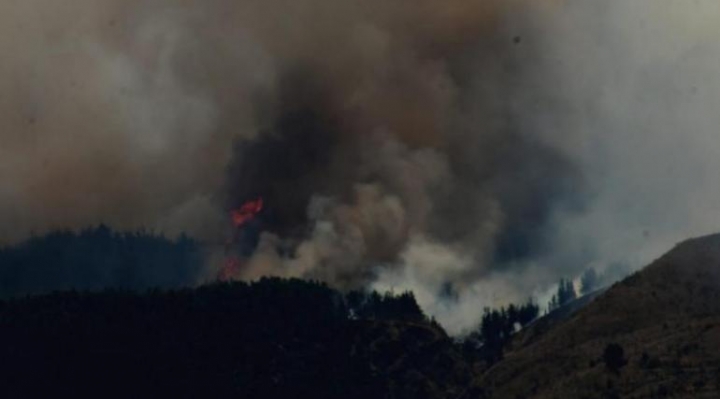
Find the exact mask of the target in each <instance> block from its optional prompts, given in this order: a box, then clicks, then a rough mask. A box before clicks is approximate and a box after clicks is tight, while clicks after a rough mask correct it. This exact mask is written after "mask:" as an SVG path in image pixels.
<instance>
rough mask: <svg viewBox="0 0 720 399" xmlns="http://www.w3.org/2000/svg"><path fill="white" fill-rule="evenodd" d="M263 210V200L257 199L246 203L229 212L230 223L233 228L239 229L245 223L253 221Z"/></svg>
mask: <svg viewBox="0 0 720 399" xmlns="http://www.w3.org/2000/svg"><path fill="white" fill-rule="evenodd" d="M262 210H263V199H262V198H258V199H257V200H255V201H248V202H246V203H244V204H243V205H242V206H241V207H240V208H238V209H235V210H233V211H231V212H230V216H231V217H232V222H233V225H235V227H241V226H243V225H244V224H245V223H247V222H249V221H251V220H253V219H254V218H255V216H256V215H257V214H258V213H260V211H262Z"/></svg>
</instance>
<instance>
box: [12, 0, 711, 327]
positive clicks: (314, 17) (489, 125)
mask: <svg viewBox="0 0 720 399" xmlns="http://www.w3.org/2000/svg"><path fill="white" fill-rule="evenodd" d="M718 18H720V6H718V5H716V4H715V3H714V2H711V1H710V0H708V1H699V2H693V3H692V4H680V3H675V2H671V1H670V0H667V1H659V2H658V1H650V0H647V1H635V2H632V3H628V2H624V1H620V0H617V1H610V2H603V4H602V5H600V4H590V3H588V2H563V1H552V0H547V1H530V0H512V1H501V0H490V1H488V0H447V1H432V0H420V1H417V2H413V3H412V4H409V3H407V2H399V1H355V0H342V1H328V0H293V1H288V0H271V1H267V0H265V1H259V0H243V1H228V0H209V1H203V2H188V1H180V2H178V1H170V0H152V1H139V0H130V1H128V0H124V1H120V0H93V1H90V0H70V1H66V2H62V4H61V3H57V4H56V2H52V1H50V0H26V1H23V2H19V1H8V2H4V3H3V4H0V33H1V35H0V51H2V52H3V54H4V55H5V57H4V62H3V63H2V65H0V76H1V77H2V79H0V93H1V94H0V129H1V133H0V181H2V183H3V184H2V186H1V187H0V240H1V241H2V242H3V243H5V244H10V243H14V242H17V241H19V240H22V239H24V238H26V237H28V236H29V235H30V234H31V233H33V232H35V233H42V232H45V231H50V230H53V229H57V228H74V229H81V228H84V227H86V226H88V225H93V224H98V223H101V222H104V223H108V224H110V225H112V226H113V227H115V228H121V229H134V228H139V227H149V228H153V229H156V230H159V231H163V232H165V233H167V234H170V235H175V234H178V233H180V232H181V231H186V232H188V233H190V234H191V235H193V236H194V237H197V238H199V239H201V240H203V241H204V242H206V243H208V245H217V246H221V245H222V243H223V242H225V240H226V238H227V237H228V236H229V235H232V234H233V232H232V223H231V221H230V220H229V216H228V215H229V212H230V211H231V210H232V209H235V208H237V207H238V206H240V205H241V204H243V203H245V202H246V201H250V200H255V199H257V198H262V199H263V201H264V208H263V212H262V213H261V214H260V215H259V222H258V224H257V226H255V227H253V228H256V229H257V232H256V233H257V234H256V235H257V237H256V238H255V239H254V240H253V242H252V246H251V250H250V251H249V253H248V254H247V257H246V259H244V260H243V265H242V269H241V276H240V277H242V278H249V279H250V278H256V277H258V276H261V275H267V274H273V275H282V276H301V277H306V278H313V279H321V280H325V281H328V282H330V283H332V284H334V285H337V286H339V287H342V288H359V287H372V288H378V289H395V290H404V289H412V290H414V291H415V292H416V294H417V296H418V298H419V300H420V302H421V305H422V306H423V307H424V309H425V310H426V311H428V312H429V313H432V314H433V315H435V316H436V317H437V318H438V319H439V320H440V321H441V322H442V323H444V324H445V325H446V326H447V327H448V328H449V329H450V330H451V331H452V332H460V331H462V330H463V329H465V328H468V327H470V326H472V325H473V323H475V322H476V320H477V319H476V318H477V316H479V314H480V312H479V311H478V310H479V309H482V307H483V306H488V305H497V304H503V303H506V302H507V301H514V300H524V299H526V298H527V296H530V295H542V293H543V292H544V291H545V290H547V289H548V288H549V287H551V286H552V284H553V283H554V282H555V281H557V279H558V278H559V277H561V276H565V277H574V276H577V275H578V274H579V273H580V272H582V270H583V269H584V268H586V267H588V266H591V265H593V266H596V267H598V268H600V269H602V268H603V267H605V265H608V264H611V263H616V262H624V263H627V264H630V265H632V266H635V267H637V266H640V265H642V263H643V262H646V261H648V260H650V259H651V258H652V257H653V256H657V255H659V253H660V252H661V251H662V250H663V249H664V248H666V247H667V246H668V245H669V244H671V243H672V242H674V241H677V240H679V239H681V238H683V237H685V236H687V235H696V234H701V233H706V232H711V231H716V230H717V227H716V223H715V220H716V216H717V215H718V207H717V205H716V203H717V202H718V200H720V192H718V189H717V187H718V184H717V183H718V179H717V177H716V176H715V173H713V172H714V170H716V169H717V168H716V166H718V165H717V162H718V161H717V159H720V158H719V157H717V156H716V155H717V154H716V153H717V152H718V150H719V149H720V144H718V140H717V132H716V131H715V130H716V126H718V123H717V122H718V120H717V118H718V117H717V116H716V115H717V112H714V109H715V107H716V106H717V105H718V104H720V95H718V93H720V90H719V89H720V87H718V86H720V84H718V82H719V80H718V79H716V78H715V76H714V75H715V70H716V68H717V65H718V62H719V61H720V47H719V46H718V45H717V44H716V40H714V38H715V34H716V33H717V32H716V30H717V28H716V26H717V24H716V22H717V20H718ZM221 252H222V251H221ZM219 255H220V256H221V255H222V254H219ZM214 259H215V258H211V260H209V261H208V269H209V270H208V275H209V276H211V275H213V273H215V272H216V271H217V269H218V268H219V267H220V265H219V263H220V262H215V260H214Z"/></svg>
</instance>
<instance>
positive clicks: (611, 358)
mask: <svg viewBox="0 0 720 399" xmlns="http://www.w3.org/2000/svg"><path fill="white" fill-rule="evenodd" d="M603 361H604V362H605V367H607V369H608V370H610V371H612V372H614V373H619V372H620V369H621V368H623V367H624V366H625V365H626V364H627V360H626V359H625V350H624V349H623V347H622V346H620V345H619V344H615V343H613V344H609V345H608V346H606V347H605V351H603Z"/></svg>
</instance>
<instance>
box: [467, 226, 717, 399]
mask: <svg viewBox="0 0 720 399" xmlns="http://www.w3.org/2000/svg"><path fill="white" fill-rule="evenodd" d="M538 327H542V323H538ZM611 344H617V345H619V347H620V348H622V350H623V352H624V353H622V355H623V356H622V357H623V358H624V359H619V360H618V363H617V364H616V365H615V367H608V366H607V365H606V362H605V361H604V353H605V350H606V349H607V348H608V346H609V345H611ZM623 365H624V366H623ZM476 386H477V387H478V388H482V390H483V392H484V395H483V396H485V397H491V398H512V399H517V398H657V397H684V398H685V397H686V398H702V397H707V398H710V397H712V398H715V397H718V396H719V395H720V235H714V236H708V237H703V238H698V239H692V240H688V241H686V242H684V243H681V244H679V245H678V246H676V247H675V248H674V249H673V250H672V251H670V252H669V253H667V254H666V255H664V256H662V257H661V258H660V259H658V260H657V261H655V262H654V263H653V264H651V265H650V266H649V267H647V268H646V269H645V270H643V271H641V272H638V273H636V274H634V275H633V276H631V277H629V278H627V279H626V280H624V281H622V282H620V283H617V284H615V285H614V286H613V287H611V288H610V289H608V290H607V291H606V292H604V293H603V294H602V295H600V296H599V297H598V298H597V299H595V300H594V301H593V302H592V303H590V304H589V305H588V306H586V307H585V308H583V309H581V310H580V311H578V312H577V313H575V314H574V315H572V316H571V317H570V318H569V319H568V320H566V321H564V322H562V323H559V324H558V325H557V326H554V327H552V328H551V329H550V330H549V331H546V332H545V331H543V332H542V333H538V331H537V330H536V328H530V329H528V330H527V331H524V332H523V333H521V334H519V335H518V337H516V339H515V340H514V342H513V346H512V348H511V349H510V350H509V351H508V352H507V353H506V356H505V359H504V360H503V361H502V362H500V363H498V364H496V365H495V366H494V367H493V368H492V369H490V370H489V371H488V372H487V373H485V374H484V375H483V376H482V377H481V378H479V379H478V380H477V381H476Z"/></svg>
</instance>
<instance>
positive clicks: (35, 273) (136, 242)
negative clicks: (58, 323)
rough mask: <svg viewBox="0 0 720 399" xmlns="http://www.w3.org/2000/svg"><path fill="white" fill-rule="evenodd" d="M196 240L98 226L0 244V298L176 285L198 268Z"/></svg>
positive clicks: (190, 277) (194, 276) (195, 277)
mask: <svg viewBox="0 0 720 399" xmlns="http://www.w3.org/2000/svg"><path fill="white" fill-rule="evenodd" d="M202 266H203V254H202V252H201V250H200V247H199V245H198V244H197V243H196V242H195V241H193V240H191V239H189V238H187V237H185V236H182V237H180V238H179V239H177V240H174V241H172V240H169V239H166V238H164V237H162V236H157V235H155V234H152V233H149V232H144V231H140V232H136V233H117V232H113V231H112V230H110V229H109V228H108V227H106V226H99V227H96V228H93V229H88V230H85V231H82V232H80V233H74V232H70V231H60V232H54V233H50V234H48V235H45V236H42V237H33V238H31V239H30V240H28V241H27V242H25V243H23V244H20V245H17V246H13V247H7V248H3V249H0V297H4V298H8V297H11V296H19V295H27V294H39V293H48V292H52V291H55V290H69V289H78V290H100V289H104V288H109V287H112V288H118V289H147V288H152V287H163V288H177V287H182V286H187V285H190V284H193V283H195V282H196V281H197V280H198V278H199V275H200V273H201V271H202Z"/></svg>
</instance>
